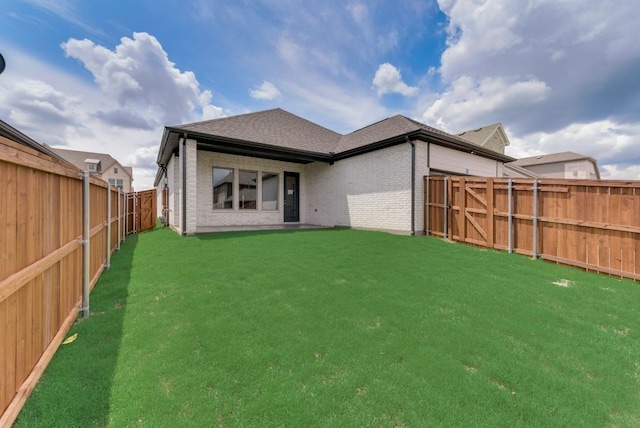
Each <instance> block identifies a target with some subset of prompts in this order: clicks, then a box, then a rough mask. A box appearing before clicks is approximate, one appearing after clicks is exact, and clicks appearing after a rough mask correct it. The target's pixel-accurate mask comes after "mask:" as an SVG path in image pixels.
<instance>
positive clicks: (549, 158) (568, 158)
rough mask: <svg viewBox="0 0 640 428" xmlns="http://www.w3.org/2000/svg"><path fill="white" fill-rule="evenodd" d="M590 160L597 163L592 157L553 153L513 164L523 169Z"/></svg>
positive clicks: (516, 161)
mask: <svg viewBox="0 0 640 428" xmlns="http://www.w3.org/2000/svg"><path fill="white" fill-rule="evenodd" d="M581 160H588V161H590V162H593V163H594V164H595V163H596V160H595V159H594V158H592V157H590V156H585V155H581V154H580V153H574V152H560V153H551V154H548V155H539V156H531V157H528V158H522V159H518V160H515V161H513V162H511V164H512V165H517V166H521V167H527V166H535V165H546V164H550V163H560V162H573V161H581Z"/></svg>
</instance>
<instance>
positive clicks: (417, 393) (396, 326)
mask: <svg viewBox="0 0 640 428" xmlns="http://www.w3.org/2000/svg"><path fill="white" fill-rule="evenodd" d="M554 282H556V283H558V284H560V285H558V284H554ZM567 285H568V286H567ZM639 301H640V286H639V285H638V284H637V283H634V282H632V281H628V280H618V279H616V278H612V277H606V276H600V275H596V274H591V273H586V272H583V271H580V270H577V269H573V268H568V267H562V266H556V265H552V264H548V263H544V262H542V261H533V260H530V259H528V258H526V257H523V256H517V255H510V254H506V253H497V252H493V251H487V250H481V249H477V248H473V247H467V246H463V245H459V244H449V243H446V242H444V241H441V240H438V239H434V238H411V237H406V236H394V235H390V234H385V233H376V232H363V231H354V230H314V231H295V232H292V231H271V232H266V231H265V232H254V233H251V232H234V233H219V234H212V235H204V236H198V237H179V236H177V235H176V234H175V233H173V232H171V231H169V230H156V231H153V232H150V233H144V234H140V235H139V236H136V237H133V238H129V239H128V240H127V242H126V243H125V244H124V245H123V247H122V250H121V251H120V252H119V253H117V254H116V255H115V256H114V257H113V259H112V268H111V269H110V270H109V271H107V272H106V273H105V274H104V275H103V277H102V278H101V279H100V282H99V283H98V285H97V286H96V288H95V290H94V293H93V295H92V301H91V305H92V306H91V308H92V316H91V317H90V318H89V319H88V320H86V321H83V322H79V323H77V324H76V325H75V326H74V327H73V328H72V330H71V332H70V334H71V333H75V332H77V333H79V335H78V339H77V340H76V341H75V342H73V343H72V344H69V345H63V346H62V347H61V348H60V350H59V351H58V353H57V354H56V356H55V357H54V360H53V361H52V363H51V365H50V366H49V368H48V369H47V371H46V373H45V374H44V376H43V378H42V379H41V382H40V383H39V384H38V386H37V387H36V389H35V391H34V393H33V395H32V396H31V397H30V398H29V400H28V401H27V404H26V406H25V408H24V409H23V411H22V413H21V415H20V416H19V418H18V420H17V423H16V426H17V427H32V426H64V427H70V426H114V427H132V426H147V427H163V426H166V427H174V426H300V427H302V426H388V427H392V426H393V427H401V426H431V425H444V426H510V427H512V426H536V427H538V426H554V427H557V426H571V427H577V426H638V425H640V334H639V331H640V330H639V327H640V323H639V318H638V305H637V302H639Z"/></svg>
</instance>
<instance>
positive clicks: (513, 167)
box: [504, 162, 540, 178]
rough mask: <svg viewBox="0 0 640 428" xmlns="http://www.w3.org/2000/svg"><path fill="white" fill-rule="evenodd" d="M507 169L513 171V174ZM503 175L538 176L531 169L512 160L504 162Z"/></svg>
mask: <svg viewBox="0 0 640 428" xmlns="http://www.w3.org/2000/svg"><path fill="white" fill-rule="evenodd" d="M509 171H514V172H515V174H509ZM504 175H506V176H507V177H528V178H539V177H540V176H539V175H538V174H536V173H535V172H533V171H530V170H528V169H526V168H523V167H521V166H518V165H514V164H513V162H509V163H505V164H504Z"/></svg>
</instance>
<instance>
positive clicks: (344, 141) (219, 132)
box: [157, 108, 513, 165]
mask: <svg viewBox="0 0 640 428" xmlns="http://www.w3.org/2000/svg"><path fill="white" fill-rule="evenodd" d="M185 135H186V136H187V138H192V139H195V140H196V141H197V142H198V149H200V150H212V151H220V152H225V153H234V154H241V155H246V156H260V157H266V158H270V159H277V160H284V161H291V162H300V163H309V162H314V161H324V162H332V161H336V160H340V159H342V158H345V157H348V156H353V155H356V154H359V153H362V152H365V151H372V150H377V149H379V148H382V147H386V146H390V145H394V144H400V143H404V142H405V141H406V140H407V138H409V139H412V140H415V139H419V140H423V141H430V142H434V143H436V144H441V145H444V146H447V147H452V148H455V149H457V150H464V151H467V152H474V153H476V154H478V155H480V156H484V157H488V158H491V159H498V160H501V161H504V162H508V161H511V160H513V158H510V157H508V156H505V155H501V154H498V153H495V152H492V151H491V150H488V149H484V148H482V147H478V146H476V145H474V144H472V143H469V142H468V141H465V140H464V139H462V138H460V137H457V136H455V135H451V134H447V133H446V132H443V131H440V130H438V129H435V128H432V127H430V126H428V125H425V124H423V123H420V122H417V121H415V120H412V119H409V118H407V117H405V116H402V115H396V116H393V117H390V118H387V119H384V120H381V121H379V122H376V123H374V124H371V125H369V126H366V127H364V128H361V129H358V130H356V131H354V132H352V133H349V134H346V135H342V134H339V133H337V132H334V131H332V130H330V129H327V128H324V127H322V126H320V125H317V124H315V123H313V122H310V121H308V120H306V119H303V118H301V117H299V116H296V115H294V114H292V113H289V112H287V111H285V110H282V109H280V108H276V109H273V110H265V111H260V112H255V113H248V114H242V115H238V116H231V117H225V118H220V119H213V120H208V121H204V122H196V123H190V124H185V125H178V126H168V127H165V131H164V135H163V137H162V142H161V145H160V151H159V153H158V159H157V162H158V165H166V163H167V162H168V160H169V157H170V156H171V153H174V152H175V151H176V150H177V147H178V142H179V140H180V138H181V137H183V136H185Z"/></svg>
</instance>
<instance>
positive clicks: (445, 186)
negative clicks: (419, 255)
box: [442, 177, 449, 239]
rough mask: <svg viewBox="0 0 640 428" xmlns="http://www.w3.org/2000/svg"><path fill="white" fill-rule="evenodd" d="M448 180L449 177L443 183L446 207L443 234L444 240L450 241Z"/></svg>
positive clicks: (444, 204) (444, 205)
mask: <svg viewBox="0 0 640 428" xmlns="http://www.w3.org/2000/svg"><path fill="white" fill-rule="evenodd" d="M448 178H449V177H445V178H444V181H443V183H444V201H443V204H442V205H443V207H444V208H443V209H444V230H443V231H442V232H443V233H444V239H449V234H448V232H449V224H448V218H447V216H448V214H449V210H448V209H447V208H448V205H447V200H448V199H447V198H448V195H447V184H448V183H447V179H448Z"/></svg>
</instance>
